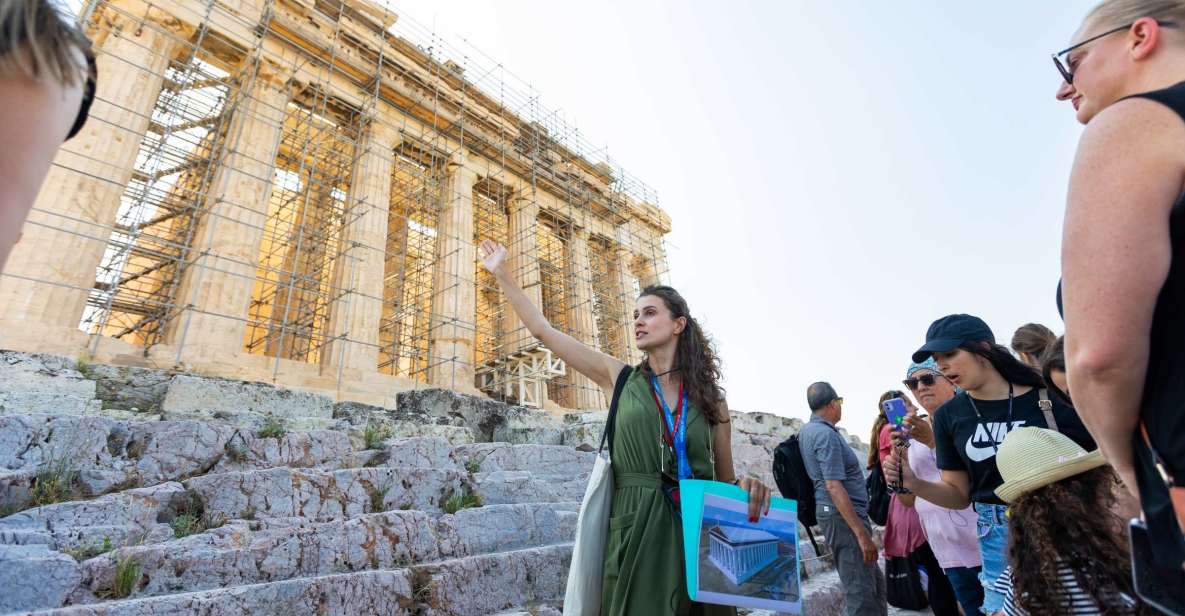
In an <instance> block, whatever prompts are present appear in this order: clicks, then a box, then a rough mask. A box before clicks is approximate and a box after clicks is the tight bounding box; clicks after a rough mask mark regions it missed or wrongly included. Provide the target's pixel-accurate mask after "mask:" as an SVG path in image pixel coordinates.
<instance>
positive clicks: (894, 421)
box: [881, 398, 909, 430]
mask: <svg viewBox="0 0 1185 616" xmlns="http://www.w3.org/2000/svg"><path fill="white" fill-rule="evenodd" d="M881 408H883V409H884V410H885V418H886V419H888V420H889V425H891V426H893V429H894V430H904V429H907V428H906V425H905V416H906V415H907V414H908V413H909V411H908V410H907V409H906V408H905V400H902V399H901V398H889V399H888V400H885V401H884V402H882V403H881Z"/></svg>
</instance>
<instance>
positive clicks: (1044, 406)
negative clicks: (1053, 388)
mask: <svg viewBox="0 0 1185 616" xmlns="http://www.w3.org/2000/svg"><path fill="white" fill-rule="evenodd" d="M1037 395H1038V396H1040V397H1041V399H1040V400H1038V401H1037V407H1038V408H1040V409H1041V412H1042V413H1044V414H1045V425H1046V426H1048V427H1049V429H1050V430H1053V431H1054V432H1061V430H1058V429H1057V420H1056V419H1054V417H1053V401H1052V400H1050V399H1049V390H1048V389H1045V388H1044V387H1042V388H1041V389H1040V390H1038V391H1037Z"/></svg>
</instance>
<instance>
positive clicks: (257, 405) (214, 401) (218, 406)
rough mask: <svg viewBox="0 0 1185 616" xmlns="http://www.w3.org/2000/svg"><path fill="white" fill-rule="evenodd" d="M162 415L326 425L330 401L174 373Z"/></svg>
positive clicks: (329, 420) (263, 386)
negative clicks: (270, 420) (273, 419)
mask: <svg viewBox="0 0 1185 616" xmlns="http://www.w3.org/2000/svg"><path fill="white" fill-rule="evenodd" d="M161 410H162V411H163V413H164V417H165V419H201V420H221V421H226V422H230V423H234V424H236V425H242V426H258V425H261V424H262V423H263V422H264V421H265V420H266V419H267V418H268V417H274V418H277V419H280V420H283V421H285V422H290V426H294V427H295V426H309V427H328V426H329V425H331V424H332V423H333V401H332V400H330V399H329V398H327V397H325V396H321V395H318V394H313V393H308V392H300V391H293V390H288V389H279V388H277V387H273V386H272V385H268V384H266V383H248V382H243V381H229V380H224V379H215V378H204V377H196V376H188V375H177V376H175V377H173V378H172V380H170V381H169V385H168V391H167V392H166V393H165V398H164V400H163V402H162V403H161Z"/></svg>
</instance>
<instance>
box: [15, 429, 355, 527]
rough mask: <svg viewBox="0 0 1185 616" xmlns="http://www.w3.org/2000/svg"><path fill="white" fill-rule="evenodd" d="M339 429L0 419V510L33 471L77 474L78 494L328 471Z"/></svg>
mask: <svg viewBox="0 0 1185 616" xmlns="http://www.w3.org/2000/svg"><path fill="white" fill-rule="evenodd" d="M350 451H351V449H350V443H349V440H348V439H347V438H346V436H345V435H344V434H342V433H340V432H332V431H312V432H294V433H287V434H285V435H284V436H282V437H280V438H257V437H256V436H255V435H254V432H252V431H250V430H236V429H235V428H233V427H231V426H226V425H220V424H212V423H206V422H195V421H189V422H171V421H170V422H128V421H120V420H112V419H108V418H102V417H61V416H56V417H55V416H47V415H12V416H3V417H0V505H20V504H22V503H24V502H25V501H26V500H27V499H28V496H29V490H30V487H31V485H32V482H33V478H34V477H35V476H36V473H37V472H38V471H40V470H43V469H46V468H50V467H54V466H55V465H60V466H61V467H63V468H68V469H70V470H72V471H77V472H78V480H79V483H80V487H81V488H82V493H83V494H84V495H91V496H94V495H99V494H103V493H106V492H109V491H111V490H114V489H117V488H127V487H136V486H145V485H153V484H156V483H160V482H163V481H174V480H178V479H184V478H186V477H189V476H191V475H197V474H201V473H205V472H209V471H212V470H239V469H257V468H270V467H276V466H294V467H312V466H320V467H328V468H335V467H336V466H337V465H339V464H341V463H342V462H344V461H345V459H346V458H347V456H348V454H349V453H350Z"/></svg>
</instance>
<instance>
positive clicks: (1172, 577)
mask: <svg viewBox="0 0 1185 616" xmlns="http://www.w3.org/2000/svg"><path fill="white" fill-rule="evenodd" d="M1128 532H1129V535H1128V537H1129V538H1130V539H1131V548H1132V581H1133V582H1135V584H1134V586H1135V591H1136V594H1137V595H1139V597H1140V599H1142V600H1143V601H1144V603H1147V604H1148V605H1151V606H1152V607H1155V608H1156V609H1158V610H1160V611H1161V612H1163V613H1165V614H1169V615H1170V616H1185V594H1183V593H1181V588H1182V587H1185V571H1183V570H1181V569H1168V568H1165V567H1164V566H1162V565H1160V564H1159V563H1157V562H1156V559H1155V557H1154V556H1153V555H1152V541H1153V540H1154V539H1153V538H1152V537H1151V535H1150V534H1149V533H1148V527H1147V526H1146V525H1145V524H1144V522H1142V521H1140V520H1139V519H1135V520H1132V521H1131V524H1130V525H1129V526H1128Z"/></svg>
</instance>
